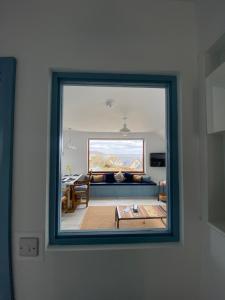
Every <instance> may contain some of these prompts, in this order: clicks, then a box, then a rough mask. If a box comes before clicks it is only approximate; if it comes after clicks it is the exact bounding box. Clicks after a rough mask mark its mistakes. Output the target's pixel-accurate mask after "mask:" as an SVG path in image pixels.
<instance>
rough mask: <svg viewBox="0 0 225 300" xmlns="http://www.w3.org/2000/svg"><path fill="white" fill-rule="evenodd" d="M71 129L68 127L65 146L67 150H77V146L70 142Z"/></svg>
mask: <svg viewBox="0 0 225 300" xmlns="http://www.w3.org/2000/svg"><path fill="white" fill-rule="evenodd" d="M71 131H72V128H68V142H67V143H66V144H65V148H67V149H69V150H77V147H76V146H75V145H73V143H72V136H71Z"/></svg>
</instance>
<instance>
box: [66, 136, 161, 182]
mask: <svg viewBox="0 0 225 300" xmlns="http://www.w3.org/2000/svg"><path fill="white" fill-rule="evenodd" d="M129 137H130V138H143V139H144V145H145V149H144V162H145V172H146V174H148V175H150V176H151V178H152V180H153V181H156V182H158V181H159V180H165V179H166V168H165V167H161V168H158V167H150V153H152V152H165V146H166V145H165V140H164V138H163V137H161V136H160V135H158V134H156V133H150V132H149V133H130V134H129ZM129 137H127V138H129ZM69 138H71V142H72V144H73V145H75V146H76V150H73V149H68V148H65V147H64V151H63V156H62V174H68V171H67V170H66V166H67V165H70V166H71V168H72V174H75V173H77V174H80V173H82V174H86V173H87V172H88V153H87V151H88V147H87V143H88V139H89V138H121V134H120V133H103V132H81V131H74V130H71V131H70V132H68V131H64V132H63V140H64V142H66V141H68V140H69Z"/></svg>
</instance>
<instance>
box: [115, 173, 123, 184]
mask: <svg viewBox="0 0 225 300" xmlns="http://www.w3.org/2000/svg"><path fill="white" fill-rule="evenodd" d="M114 178H115V180H116V182H123V181H124V180H125V177H124V175H123V173H122V172H118V173H115V174H114Z"/></svg>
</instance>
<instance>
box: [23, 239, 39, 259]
mask: <svg viewBox="0 0 225 300" xmlns="http://www.w3.org/2000/svg"><path fill="white" fill-rule="evenodd" d="M38 254H39V239H38V238H37V237H21V238H20V240H19V255H20V256H25V257H36V256H38Z"/></svg>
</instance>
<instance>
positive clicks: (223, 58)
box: [205, 35, 225, 232]
mask: <svg viewBox="0 0 225 300" xmlns="http://www.w3.org/2000/svg"><path fill="white" fill-rule="evenodd" d="M205 67H206V69H205V71H206V72H205V76H206V108H207V159H208V222H209V223H210V224H211V225H213V226H214V227H216V229H219V230H220V231H223V232H225V35H223V36H222V37H221V38H220V39H219V40H218V41H216V43H215V44H214V45H213V46H212V47H211V48H210V49H209V50H208V51H207V53H206V61H205Z"/></svg>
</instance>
